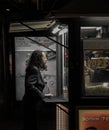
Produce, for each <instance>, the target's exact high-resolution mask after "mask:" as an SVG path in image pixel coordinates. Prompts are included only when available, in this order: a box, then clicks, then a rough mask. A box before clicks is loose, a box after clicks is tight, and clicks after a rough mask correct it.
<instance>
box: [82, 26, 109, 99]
mask: <svg viewBox="0 0 109 130" xmlns="http://www.w3.org/2000/svg"><path fill="white" fill-rule="evenodd" d="M105 34H106V31H105ZM106 36H107V37H106ZM81 39H82V40H83V55H84V86H85V89H84V90H85V95H86V96H109V38H108V35H105V37H104V27H103V26H102V27H93V28H92V27H83V28H82V27H81Z"/></svg>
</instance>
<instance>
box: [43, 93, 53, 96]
mask: <svg viewBox="0 0 109 130" xmlns="http://www.w3.org/2000/svg"><path fill="white" fill-rule="evenodd" d="M45 97H53V94H52V93H46V94H45Z"/></svg>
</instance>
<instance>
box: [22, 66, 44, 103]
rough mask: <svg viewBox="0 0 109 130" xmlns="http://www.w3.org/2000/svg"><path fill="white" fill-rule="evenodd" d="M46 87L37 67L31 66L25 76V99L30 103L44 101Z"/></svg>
mask: <svg viewBox="0 0 109 130" xmlns="http://www.w3.org/2000/svg"><path fill="white" fill-rule="evenodd" d="M44 87H45V84H44V81H43V79H42V76H41V73H40V71H39V69H38V68H37V67H36V66H29V67H28V68H27V69H26V76H25V98H26V100H29V101H30V102H37V101H39V100H43V98H44V95H43V93H42V91H43V89H44Z"/></svg>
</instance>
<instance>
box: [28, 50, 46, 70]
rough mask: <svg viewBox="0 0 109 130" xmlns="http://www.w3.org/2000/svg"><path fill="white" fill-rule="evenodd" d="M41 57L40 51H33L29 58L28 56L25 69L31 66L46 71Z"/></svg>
mask: <svg viewBox="0 0 109 130" xmlns="http://www.w3.org/2000/svg"><path fill="white" fill-rule="evenodd" d="M42 56H43V55H42V51H40V50H35V51H33V52H32V54H31V56H30V59H29V62H28V66H27V67H29V66H31V65H33V66H36V67H37V68H39V69H41V70H46V68H47V66H46V65H45V63H44V62H43V59H42Z"/></svg>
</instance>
